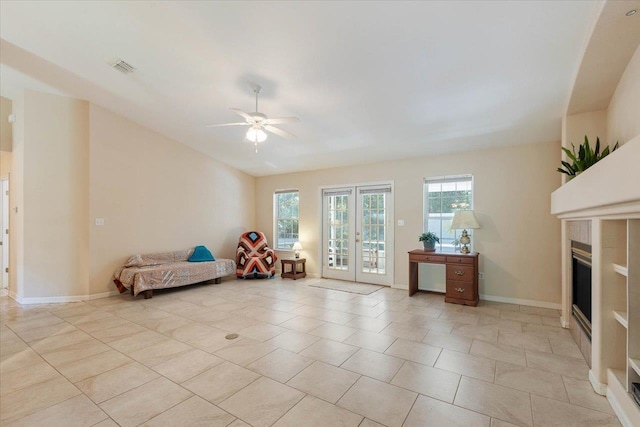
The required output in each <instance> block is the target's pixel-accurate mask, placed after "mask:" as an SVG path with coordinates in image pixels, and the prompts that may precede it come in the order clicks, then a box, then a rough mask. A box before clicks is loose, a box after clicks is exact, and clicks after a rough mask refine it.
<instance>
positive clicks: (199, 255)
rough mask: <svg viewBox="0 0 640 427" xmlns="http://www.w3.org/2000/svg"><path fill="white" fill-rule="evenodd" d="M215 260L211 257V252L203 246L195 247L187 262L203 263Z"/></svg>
mask: <svg viewBox="0 0 640 427" xmlns="http://www.w3.org/2000/svg"><path fill="white" fill-rule="evenodd" d="M215 260H216V259H215V258H214V257H213V255H211V251H209V249H207V248H206V247H204V246H196V248H195V249H194V250H193V253H192V254H191V256H190V257H189V262H204V261H215Z"/></svg>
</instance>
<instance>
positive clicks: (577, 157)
mask: <svg viewBox="0 0 640 427" xmlns="http://www.w3.org/2000/svg"><path fill="white" fill-rule="evenodd" d="M560 148H561V149H562V151H564V153H565V154H566V155H567V157H568V158H569V160H571V161H573V163H572V164H569V162H565V161H561V163H562V166H564V168H558V169H557V170H558V172H560V173H564V174H567V175H569V179H572V178H575V177H576V176H578V175H579V174H580V173H581V172H584V171H585V170H587V169H589V168H590V167H591V166H593V165H595V164H596V163H597V162H599V161H600V160H602V159H604V158H605V157H607V156H608V155H609V147H608V146H607V148H605V149H604V150H602V154H600V138H596V148H595V150H594V149H593V148H591V147H590V146H589V138H587V135H585V136H584V144H580V147H579V148H578V152H577V153H576V147H574V145H573V143H572V144H571V151H569V149H568V148H565V147H560ZM617 148H618V142H616V145H614V146H613V149H612V150H611V152H614V151H616V149H617Z"/></svg>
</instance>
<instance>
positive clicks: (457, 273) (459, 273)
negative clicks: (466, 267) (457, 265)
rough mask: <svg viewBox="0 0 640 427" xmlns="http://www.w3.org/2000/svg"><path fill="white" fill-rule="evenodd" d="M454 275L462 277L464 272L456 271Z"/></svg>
mask: <svg viewBox="0 0 640 427" xmlns="http://www.w3.org/2000/svg"><path fill="white" fill-rule="evenodd" d="M456 275H458V276H463V275H464V271H460V270H456Z"/></svg>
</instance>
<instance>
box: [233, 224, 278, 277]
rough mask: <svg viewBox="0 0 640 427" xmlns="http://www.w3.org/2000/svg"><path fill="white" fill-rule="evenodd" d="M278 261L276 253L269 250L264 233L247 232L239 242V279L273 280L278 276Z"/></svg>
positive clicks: (237, 257)
mask: <svg viewBox="0 0 640 427" xmlns="http://www.w3.org/2000/svg"><path fill="white" fill-rule="evenodd" d="M277 259H278V257H277V256H276V253H275V252H274V251H273V249H271V248H269V245H268V243H267V238H266V236H265V235H264V233H261V232H260V231H247V232H246V233H243V234H242V236H240V240H239V241H238V250H237V251H236V266H237V268H236V276H237V277H238V278H239V279H246V278H247V277H253V278H258V277H260V278H265V277H269V278H271V277H273V276H275V274H276V260H277Z"/></svg>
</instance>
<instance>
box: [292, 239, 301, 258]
mask: <svg viewBox="0 0 640 427" xmlns="http://www.w3.org/2000/svg"><path fill="white" fill-rule="evenodd" d="M291 249H293V250H294V251H295V255H296V258H300V251H301V250H302V245H301V244H300V242H295V243H294V244H293V247H292V248H291Z"/></svg>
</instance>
